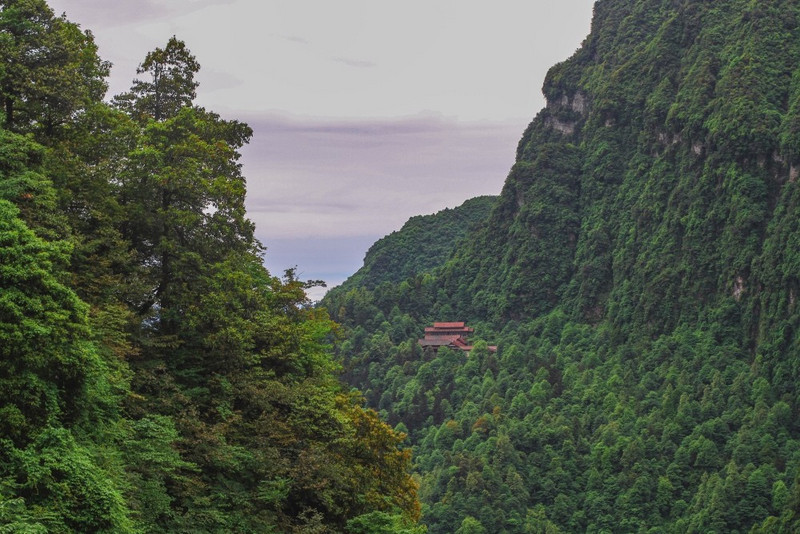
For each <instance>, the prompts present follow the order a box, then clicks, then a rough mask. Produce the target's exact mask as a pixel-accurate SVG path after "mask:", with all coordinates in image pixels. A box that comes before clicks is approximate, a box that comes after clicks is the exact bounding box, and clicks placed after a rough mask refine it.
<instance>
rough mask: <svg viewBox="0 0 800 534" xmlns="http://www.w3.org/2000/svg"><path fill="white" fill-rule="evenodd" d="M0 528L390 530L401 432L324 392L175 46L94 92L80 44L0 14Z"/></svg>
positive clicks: (407, 490)
mask: <svg viewBox="0 0 800 534" xmlns="http://www.w3.org/2000/svg"><path fill="white" fill-rule="evenodd" d="M0 50H2V54H0V55H1V56H2V63H0V101H2V102H3V104H4V107H3V110H2V112H0V123H2V128H0V532H55V533H57V532H81V533H89V532H114V533H122V532H198V533H200V532H220V533H222V532H224V533H229V532H281V533H283V532H302V533H312V532H316V533H326V532H353V533H355V532H358V533H367V532H369V533H372V532H387V531H389V530H387V529H390V530H391V531H392V532H408V533H409V534H412V533H417V532H420V531H421V530H423V529H422V528H421V527H418V526H416V520H417V519H418V516H419V504H418V502H417V497H416V491H417V485H416V483H415V482H414V481H413V480H412V479H411V477H410V475H409V472H408V467H409V464H410V453H409V451H408V450H407V449H405V448H404V446H403V439H404V437H403V436H402V435H400V434H398V433H396V432H394V431H393V430H392V429H391V428H390V427H389V426H387V425H386V424H384V423H382V422H381V421H380V420H379V419H378V416H377V414H376V413H375V412H373V411H371V410H366V409H364V408H363V407H362V402H363V401H362V399H361V397H360V396H359V395H358V394H357V393H355V392H353V393H347V392H345V391H344V390H343V389H342V388H341V386H340V383H339V381H338V379H337V377H336V373H337V366H336V364H334V362H333V359H332V353H331V350H330V346H329V338H330V336H331V333H332V331H333V330H334V326H335V325H334V324H333V323H332V322H331V320H330V319H329V318H328V316H327V314H326V313H325V312H323V311H321V310H316V309H314V308H312V307H310V305H309V301H308V299H307V297H306V294H305V291H304V290H305V289H306V284H305V283H303V282H301V281H299V280H297V279H296V278H295V277H294V273H293V272H291V271H290V272H287V273H285V276H284V278H283V279H279V278H277V277H275V276H272V275H271V274H270V273H268V272H267V271H266V270H265V268H264V267H263V265H262V262H261V254H262V253H263V249H262V247H261V245H260V244H259V243H258V242H257V241H256V240H255V238H254V236H253V224H252V223H251V222H250V221H249V220H248V219H247V216H246V213H245V209H244V198H245V180H244V177H243V176H242V175H241V166H240V164H239V163H238V159H239V150H240V149H241V148H242V146H244V144H245V143H247V141H248V140H249V138H250V136H251V134H252V132H251V130H250V128H248V127H247V125H245V124H242V123H239V122H237V121H231V120H225V119H223V118H221V117H220V116H218V115H216V114H215V113H213V112H210V111H207V110H205V109H202V108H199V107H197V106H195V105H193V103H192V101H193V99H194V96H195V89H196V88H197V83H196V82H195V81H194V75H195V74H196V72H197V69H198V68H199V65H198V63H197V61H196V60H195V58H194V57H193V56H192V55H191V53H190V52H189V50H188V49H187V48H186V46H185V45H184V44H183V43H182V42H181V41H179V40H178V39H176V38H173V39H170V41H169V42H168V43H167V45H166V47H165V48H164V49H163V50H162V49H156V50H155V51H153V52H151V53H149V54H148V55H147V56H146V58H145V61H144V62H143V64H142V66H141V67H140V69H139V71H138V74H140V75H145V76H146V79H144V80H136V81H135V82H134V85H133V88H132V89H131V91H130V92H129V93H126V94H124V95H120V96H119V97H117V98H115V99H114V101H113V104H107V103H104V102H103V101H102V100H101V99H102V97H103V96H104V92H105V87H106V86H105V81H104V77H105V76H106V74H107V72H108V65H107V64H106V63H104V62H103V61H101V60H100V59H99V58H98V56H97V49H96V47H95V45H94V43H93V40H92V37H91V34H90V33H88V32H83V31H81V30H80V29H79V28H78V27H77V26H76V25H74V24H72V23H70V22H69V21H67V20H66V19H65V18H63V17H55V16H54V14H53V13H52V11H51V10H50V8H49V7H48V6H47V5H46V4H45V3H44V1H43V0H7V1H0Z"/></svg>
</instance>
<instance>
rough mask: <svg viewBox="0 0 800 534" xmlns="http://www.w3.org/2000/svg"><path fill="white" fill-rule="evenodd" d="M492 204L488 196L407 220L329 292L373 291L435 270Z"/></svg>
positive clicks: (373, 247) (373, 248) (484, 215)
mask: <svg viewBox="0 0 800 534" xmlns="http://www.w3.org/2000/svg"><path fill="white" fill-rule="evenodd" d="M495 200H496V197H491V196H482V197H476V198H473V199H470V200H467V201H466V202H464V203H463V204H462V205H460V206H458V207H457V208H453V209H450V208H446V209H443V210H442V211H439V212H437V213H434V214H432V215H417V216H415V217H412V218H410V219H409V220H408V221H406V223H405V224H404V225H403V227H402V228H401V229H400V230H399V231H396V232H392V233H391V234H389V235H387V236H386V237H384V238H382V239H380V240H378V241H377V242H376V243H375V244H374V245H372V246H371V247H370V248H369V250H368V251H367V254H366V256H365V257H364V265H363V267H361V268H360V269H359V270H358V271H357V272H356V273H355V274H353V276H351V277H350V278H348V279H347V281H346V282H345V283H344V284H342V285H341V286H340V287H338V288H334V289H333V290H332V291H334V292H340V291H345V290H347V289H351V288H353V287H359V286H363V287H367V288H369V289H373V288H375V287H376V286H378V285H380V284H381V283H383V282H402V281H403V280H405V279H406V278H408V277H410V276H414V275H415V274H419V273H424V272H429V271H431V270H433V269H434V268H436V267H439V266H440V265H442V264H443V263H444V262H445V261H446V260H447V259H448V258H449V256H450V255H451V254H452V253H453V252H454V251H455V250H456V247H457V245H458V243H459V241H460V240H462V239H464V238H466V237H468V236H469V235H470V234H471V233H472V232H473V231H475V230H476V229H477V228H478V226H479V225H480V224H481V223H482V222H483V221H485V220H486V218H487V217H488V216H489V211H490V210H491V208H492V206H493V205H494V201H495Z"/></svg>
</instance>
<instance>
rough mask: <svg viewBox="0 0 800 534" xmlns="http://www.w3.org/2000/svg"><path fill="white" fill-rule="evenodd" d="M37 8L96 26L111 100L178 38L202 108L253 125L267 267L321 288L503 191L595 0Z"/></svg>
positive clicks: (253, 196)
mask: <svg viewBox="0 0 800 534" xmlns="http://www.w3.org/2000/svg"><path fill="white" fill-rule="evenodd" d="M48 3H49V5H50V6H51V7H52V8H53V10H54V11H55V12H56V14H61V13H66V15H67V18H68V19H69V20H70V21H72V22H75V23H78V24H80V26H81V27H82V28H83V29H88V30H91V31H92V33H93V34H94V36H95V40H96V42H97V44H98V46H99V48H100V55H101V57H102V58H103V59H105V60H108V61H110V62H112V64H113V68H112V71H111V77H110V79H109V93H108V94H109V97H110V96H112V95H114V94H118V93H120V92H123V91H126V90H127V89H128V88H129V87H130V85H131V81H132V80H133V78H135V77H136V67H137V65H138V64H139V63H141V61H142V60H143V59H144V56H145V55H146V54H147V52H149V51H150V50H153V49H154V48H156V47H163V46H164V45H165V44H166V42H167V40H168V39H169V38H170V37H171V36H173V35H175V36H177V37H178V38H179V39H181V40H183V41H184V42H185V43H186V45H187V46H188V48H189V49H190V50H191V51H192V53H193V54H194V55H195V56H196V57H197V60H198V62H199V63H200V65H201V71H200V73H199V74H198V76H197V78H196V79H197V81H198V82H199V83H200V85H199V87H198V96H197V100H196V103H197V104H198V105H201V106H204V107H206V108H207V109H210V110H213V111H215V112H217V113H219V114H220V115H222V116H223V117H224V118H226V119H236V120H239V121H243V122H246V123H247V124H249V125H250V126H251V127H252V128H253V131H254V135H253V139H252V141H251V143H250V144H249V145H248V146H247V147H245V149H244V150H243V151H242V160H241V161H242V164H243V171H244V175H245V177H246V178H247V184H248V196H247V198H248V200H247V208H248V214H249V216H250V218H251V219H252V220H253V221H254V222H255V224H256V235H257V237H258V238H259V239H260V240H261V242H262V243H264V244H265V245H266V247H267V253H266V255H265V263H266V265H267V267H268V268H269V270H270V271H271V272H272V273H273V274H281V273H282V272H283V271H284V270H285V269H287V268H292V267H296V268H297V273H298V276H299V277H300V278H302V279H310V280H325V281H326V282H327V283H328V286H329V287H331V286H334V285H336V284H339V283H341V282H342V281H343V280H344V279H346V278H347V277H348V276H349V275H351V274H352V273H354V272H355V271H356V270H357V269H358V268H359V267H360V266H361V264H362V261H363V258H364V254H365V252H366V251H367V249H368V248H369V246H370V245H371V244H372V243H374V242H375V241H376V240H377V239H379V238H380V237H382V236H384V235H386V234H388V233H391V232H392V231H395V230H398V229H399V228H400V227H401V226H402V225H403V223H404V222H405V221H406V220H407V219H408V218H410V217H412V216H414V215H424V214H429V213H434V212H437V211H439V210H442V209H444V208H453V207H456V206H458V205H460V204H461V203H462V202H464V201H465V200H467V199H469V198H472V197H475V196H478V195H485V194H495V195H496V194H499V193H500V190H501V188H502V186H503V182H504V181H505V178H506V175H507V174H508V171H509V169H510V168H511V165H512V164H513V162H514V155H515V152H516V146H517V142H518V141H519V138H520V137H521V135H522V132H523V131H524V129H525V127H526V126H527V124H528V123H529V122H530V120H531V119H532V118H533V117H534V116H535V115H536V113H537V112H538V111H539V110H540V109H541V108H542V107H543V106H544V105H545V101H544V97H543V96H542V93H541V86H542V83H543V81H544V76H545V74H546V73H547V70H548V69H549V68H550V67H551V66H553V65H554V64H556V63H558V62H560V61H563V60H565V59H567V58H568V57H569V56H571V55H572V54H573V53H574V51H575V50H576V49H577V48H578V46H580V44H581V42H582V40H583V39H584V38H585V36H586V35H587V34H588V33H589V25H590V20H591V14H592V5H593V0H558V1H555V0H494V1H491V2H490V1H488V0H403V1H401V2H397V1H395V2H387V1H384V0H336V1H333V0H49V1H48ZM323 293H324V290H323V289H315V290H312V291H311V292H310V296H311V298H312V299H316V298H319V297H321V296H322V294H323Z"/></svg>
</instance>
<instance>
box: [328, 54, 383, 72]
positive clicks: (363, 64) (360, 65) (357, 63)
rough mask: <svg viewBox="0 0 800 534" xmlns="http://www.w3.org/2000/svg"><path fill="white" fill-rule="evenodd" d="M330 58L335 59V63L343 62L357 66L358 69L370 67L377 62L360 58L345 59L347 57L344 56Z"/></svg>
mask: <svg viewBox="0 0 800 534" xmlns="http://www.w3.org/2000/svg"><path fill="white" fill-rule="evenodd" d="M331 60H333V61H335V62H337V63H343V64H345V65H348V66H350V67H356V68H359V69H365V68H370V67H374V66H376V65H377V63H374V62H372V61H362V60H359V59H347V58H344V57H333V58H331Z"/></svg>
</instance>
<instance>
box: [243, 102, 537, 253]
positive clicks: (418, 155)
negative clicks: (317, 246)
mask: <svg viewBox="0 0 800 534" xmlns="http://www.w3.org/2000/svg"><path fill="white" fill-rule="evenodd" d="M240 119H242V120H244V121H245V122H248V124H250V126H251V127H252V128H253V130H254V137H253V140H252V142H251V144H250V145H249V146H248V147H246V148H245V150H244V151H243V153H244V157H243V163H244V172H245V175H246V176H247V180H248V200H247V206H248V213H249V215H250V217H251V218H252V219H253V220H254V221H255V222H256V225H257V231H258V234H259V236H260V238H261V239H262V241H264V242H265V243H269V241H270V239H306V238H332V237H343V236H347V237H353V236H359V235H371V236H377V237H380V236H383V235H385V234H387V233H389V232H391V231H393V230H396V229H398V228H400V226H402V224H403V223H404V222H405V221H406V220H407V219H408V218H409V217H411V216H413V215H420V214H425V213H433V212H436V211H438V210H441V209H443V208H445V207H455V206H457V205H459V204H461V203H462V202H463V201H464V200H466V199H468V198H472V197H474V196H478V195H484V194H499V192H500V189H501V187H502V184H503V182H504V179H505V176H506V175H507V173H508V170H509V169H510V167H511V165H512V164H513V161H514V155H515V148H516V144H517V141H518V139H519V136H520V134H521V133H522V131H523V130H524V127H525V125H524V124H519V123H516V124H515V123H505V122H503V123H492V122H479V123H463V122H459V121H455V120H450V119H446V118H443V117H439V116H417V117H409V118H402V119H395V120H392V119H383V120H378V119H376V120H362V121H332V120H312V119H298V118H291V117H286V116H278V115H275V116H253V117H247V116H244V117H240Z"/></svg>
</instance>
